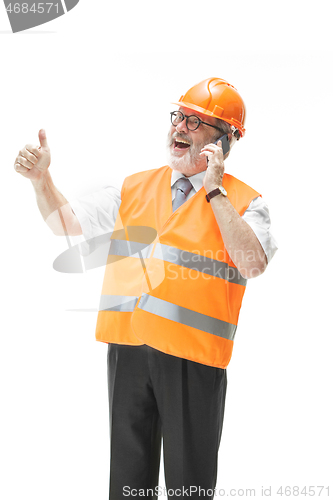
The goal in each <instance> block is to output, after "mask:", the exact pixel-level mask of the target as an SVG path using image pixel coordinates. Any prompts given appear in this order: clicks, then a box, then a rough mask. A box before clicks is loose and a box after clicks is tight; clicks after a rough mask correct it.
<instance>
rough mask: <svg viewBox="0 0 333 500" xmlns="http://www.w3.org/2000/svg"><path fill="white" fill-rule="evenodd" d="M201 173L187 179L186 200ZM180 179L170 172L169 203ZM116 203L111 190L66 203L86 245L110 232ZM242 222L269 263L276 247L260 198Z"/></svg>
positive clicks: (117, 193)
mask: <svg viewBox="0 0 333 500" xmlns="http://www.w3.org/2000/svg"><path fill="white" fill-rule="evenodd" d="M205 173H206V172H205V171H203V172H200V173H198V174H195V175H192V176H191V177H188V179H189V180H190V181H191V183H192V186H193V187H192V189H191V191H190V192H189V194H188V195H187V199H189V198H191V196H193V195H194V194H195V193H196V192H197V191H199V189H201V188H202V186H203V179H204V176H205ZM180 177H183V175H182V174H181V173H180V172H178V171H176V170H173V171H172V175H171V194H172V200H173V199H174V198H175V196H176V188H175V186H174V184H175V182H176V181H177V180H178V179H179V178H180ZM120 203H121V197H120V191H119V189H117V188H114V187H112V186H106V187H104V188H102V189H100V190H98V191H96V192H93V193H90V194H88V195H85V196H82V197H81V198H78V199H75V200H70V201H69V204H70V206H71V208H72V210H73V212H74V213H75V215H76V216H77V218H78V220H79V223H80V225H81V228H82V232H83V237H84V239H85V240H86V241H87V240H89V239H91V238H94V237H96V236H100V235H102V234H105V233H109V232H111V231H112V230H113V227H114V224H115V221H116V218H117V214H118V210H119V207H120ZM185 203H186V201H185ZM242 218H243V219H244V220H245V221H246V222H247V224H248V225H249V226H250V227H251V229H252V230H253V232H254V233H255V235H256V236H257V238H258V240H259V242H260V244H261V246H262V248H263V250H264V252H265V254H266V256H267V260H268V262H269V261H270V260H271V258H272V257H273V255H274V254H275V252H276V250H277V244H276V241H275V239H274V237H273V236H272V234H271V232H270V225H271V221H270V217H269V211H268V207H267V205H266V203H265V202H264V201H263V199H262V198H261V197H260V196H259V197H258V198H255V199H254V200H252V202H251V203H250V205H249V207H248V208H247V210H246V211H245V213H244V215H243V216H242Z"/></svg>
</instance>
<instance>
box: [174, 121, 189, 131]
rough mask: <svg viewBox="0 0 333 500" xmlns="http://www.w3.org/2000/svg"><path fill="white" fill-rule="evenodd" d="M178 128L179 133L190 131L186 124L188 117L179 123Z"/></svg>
mask: <svg viewBox="0 0 333 500" xmlns="http://www.w3.org/2000/svg"><path fill="white" fill-rule="evenodd" d="M176 130H177V132H179V133H184V132H185V133H187V132H188V128H187V126H186V118H184V120H183V121H181V122H180V123H178V125H177V127H176Z"/></svg>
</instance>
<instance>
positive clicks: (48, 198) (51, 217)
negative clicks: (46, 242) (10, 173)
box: [14, 130, 82, 236]
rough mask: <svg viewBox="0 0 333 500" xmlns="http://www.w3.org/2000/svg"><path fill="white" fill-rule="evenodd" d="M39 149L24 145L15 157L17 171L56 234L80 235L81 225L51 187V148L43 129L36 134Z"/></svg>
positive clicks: (61, 196)
mask: <svg viewBox="0 0 333 500" xmlns="http://www.w3.org/2000/svg"><path fill="white" fill-rule="evenodd" d="M38 136H39V142H40V146H34V145H32V144H27V145H26V146H25V147H24V148H22V149H21V150H20V152H19V154H18V156H17V157H16V160H15V164H14V168H15V170H16V172H18V173H19V174H21V175H23V177H26V178H27V179H30V181H31V183H32V185H33V187H34V189H35V193H36V199H37V205H38V208H39V210H40V213H41V214H42V217H43V219H44V220H45V222H46V223H47V224H48V226H49V227H50V228H51V230H52V231H53V233H54V234H56V235H66V234H67V235H70V236H78V235H80V234H82V228H81V226H80V223H79V221H78V219H77V217H76V215H75V214H74V213H73V211H72V209H71V207H70V205H69V203H68V201H67V200H66V198H65V197H64V196H63V195H62V194H61V193H60V192H59V191H58V189H57V188H56V187H55V185H54V184H53V181H52V178H51V175H50V172H49V166H50V163H51V153H50V148H49V146H48V143H47V139H46V134H45V131H44V130H40V131H39V134H38Z"/></svg>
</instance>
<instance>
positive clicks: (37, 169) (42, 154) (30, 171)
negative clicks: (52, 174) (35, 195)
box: [14, 129, 51, 180]
mask: <svg viewBox="0 0 333 500" xmlns="http://www.w3.org/2000/svg"><path fill="white" fill-rule="evenodd" d="M38 137H39V143H40V146H34V145H32V144H27V145H26V146H25V147H24V148H22V149H21V150H20V152H19V154H18V155H17V157H16V159H15V163H14V168H15V170H16V172H18V173H20V174H22V175H23V176H24V177H27V178H28V179H30V180H37V179H39V178H40V177H41V176H42V175H43V174H44V173H45V172H46V171H47V169H48V168H49V166H50V163H51V153H50V148H49V146H48V144H47V139H46V134H45V130H43V129H42V130H40V131H39V134H38Z"/></svg>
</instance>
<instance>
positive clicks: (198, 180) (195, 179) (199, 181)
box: [171, 170, 206, 192]
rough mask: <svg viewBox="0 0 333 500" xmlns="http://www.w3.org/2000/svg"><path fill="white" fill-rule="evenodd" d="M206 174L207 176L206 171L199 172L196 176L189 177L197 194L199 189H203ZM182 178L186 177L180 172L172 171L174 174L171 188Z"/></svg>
mask: <svg viewBox="0 0 333 500" xmlns="http://www.w3.org/2000/svg"><path fill="white" fill-rule="evenodd" d="M205 174H206V170H203V171H202V172H199V173H198V174H194V175H191V176H190V177H187V179H188V180H189V181H191V184H192V186H193V188H194V190H195V192H198V191H199V189H201V188H202V186H203V180H204V177H205ZM181 177H184V175H183V174H182V173H181V172H178V170H172V174H171V187H172V186H173V185H174V183H175V182H176V181H178V179H180V178H181Z"/></svg>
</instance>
